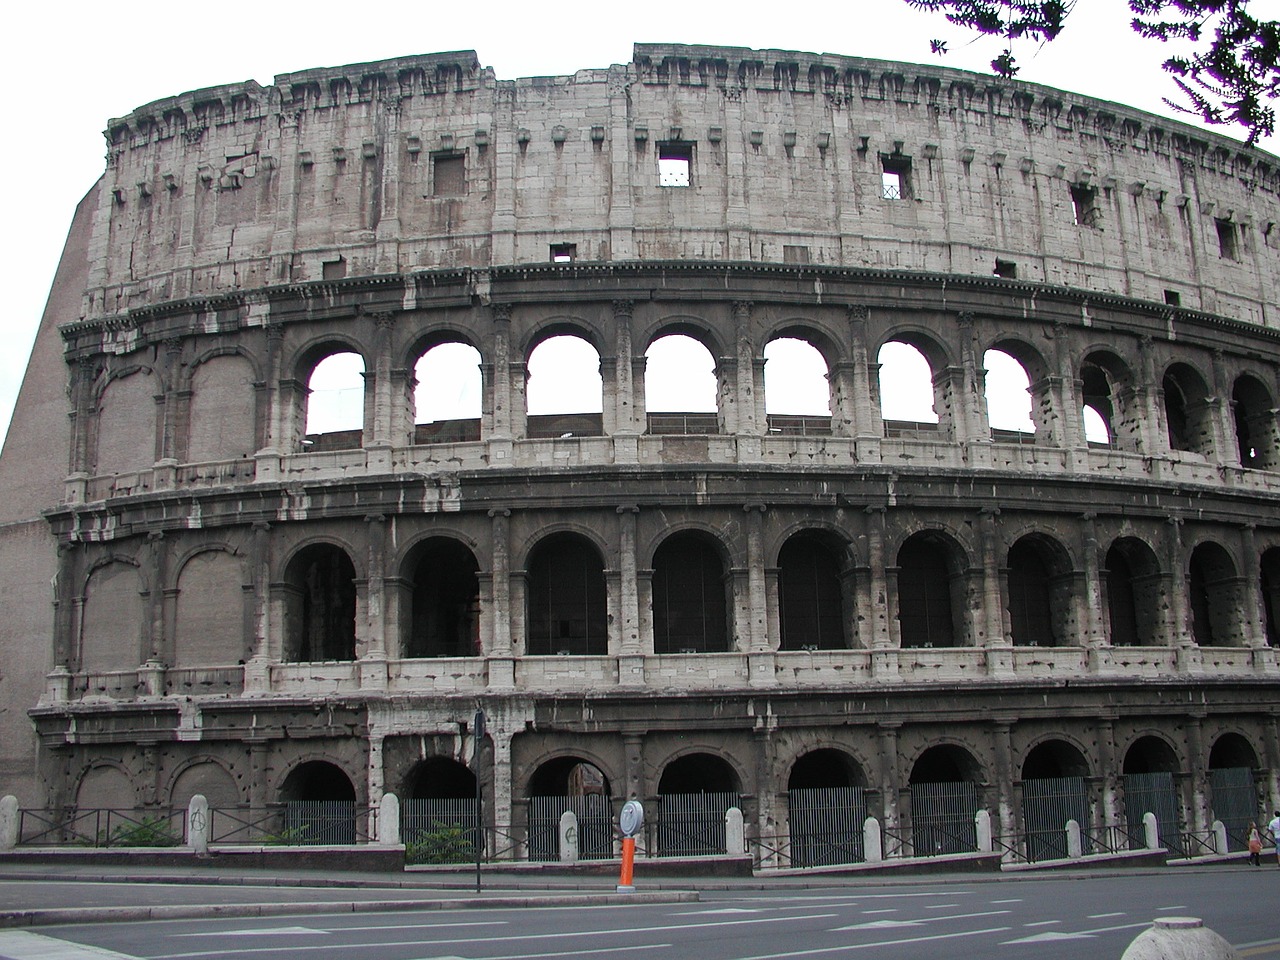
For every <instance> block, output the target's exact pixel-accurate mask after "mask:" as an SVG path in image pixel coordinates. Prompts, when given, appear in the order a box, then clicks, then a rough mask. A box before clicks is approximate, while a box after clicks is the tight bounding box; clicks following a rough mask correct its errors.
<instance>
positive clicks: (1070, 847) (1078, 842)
mask: <svg viewBox="0 0 1280 960" xmlns="http://www.w3.org/2000/svg"><path fill="white" fill-rule="evenodd" d="M1083 856H1084V842H1083V839H1082V838H1081V836H1080V824H1079V823H1077V822H1076V821H1075V820H1068V821H1067V858H1068V859H1069V860H1079V859H1080V858H1081V857H1083Z"/></svg>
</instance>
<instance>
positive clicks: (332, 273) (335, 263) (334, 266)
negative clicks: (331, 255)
mask: <svg viewBox="0 0 1280 960" xmlns="http://www.w3.org/2000/svg"><path fill="white" fill-rule="evenodd" d="M320 275H321V277H322V278H323V279H325V280H341V279H342V278H343V277H345V276H346V275H347V261H345V260H343V259H342V258H341V257H339V258H338V259H337V260H326V261H325V262H324V263H322V264H320Z"/></svg>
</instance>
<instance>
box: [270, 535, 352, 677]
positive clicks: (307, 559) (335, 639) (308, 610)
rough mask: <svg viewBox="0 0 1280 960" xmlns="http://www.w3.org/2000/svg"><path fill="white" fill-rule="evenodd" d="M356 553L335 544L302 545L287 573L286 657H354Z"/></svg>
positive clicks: (346, 658)
mask: <svg viewBox="0 0 1280 960" xmlns="http://www.w3.org/2000/svg"><path fill="white" fill-rule="evenodd" d="M355 577H356V571H355V565H354V564H353V563H352V562H351V555H350V554H349V553H348V552H347V551H346V550H344V549H343V548H342V547H340V546H338V545H337V544H335V543H329V542H316V543H311V544H309V545H307V546H305V547H302V548H301V549H299V550H298V551H297V552H296V553H294V555H293V556H292V557H291V558H290V559H289V561H288V563H287V564H286V566H285V573H284V587H283V589H284V593H285V596H284V599H285V610H284V656H283V658H284V659H285V660H286V661H292V662H308V661H317V660H354V659H355V656H356V584H355Z"/></svg>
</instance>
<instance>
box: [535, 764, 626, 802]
mask: <svg viewBox="0 0 1280 960" xmlns="http://www.w3.org/2000/svg"><path fill="white" fill-rule="evenodd" d="M529 796H531V797H585V796H605V797H607V796H609V781H608V779H607V778H606V777H605V775H604V774H603V773H602V772H601V771H600V768H599V767H597V766H596V765H595V764H593V763H588V762H587V761H586V760H583V759H582V758H581V757H556V758H555V759H554V760H548V761H547V762H546V763H544V764H543V765H542V766H540V767H538V769H537V770H535V771H534V774H533V777H532V778H531V779H530V780H529Z"/></svg>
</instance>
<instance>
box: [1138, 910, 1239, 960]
mask: <svg viewBox="0 0 1280 960" xmlns="http://www.w3.org/2000/svg"><path fill="white" fill-rule="evenodd" d="M1120 960H1240V954H1239V953H1237V952H1236V950H1235V948H1234V947H1233V946H1231V944H1229V943H1227V941H1226V940H1224V939H1223V938H1222V937H1220V936H1219V935H1218V934H1216V933H1214V932H1213V931H1212V930H1210V929H1209V928H1208V927H1206V926H1205V925H1204V921H1202V920H1200V919H1199V918H1198V917H1161V918H1160V919H1158V920H1156V921H1154V922H1153V923H1152V924H1151V928H1150V929H1149V930H1144V931H1143V932H1142V933H1140V934H1138V935H1137V936H1136V937H1134V939H1133V942H1132V943H1130V944H1129V947H1128V949H1126V950H1125V952H1124V953H1123V954H1122V955H1121V957H1120Z"/></svg>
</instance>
